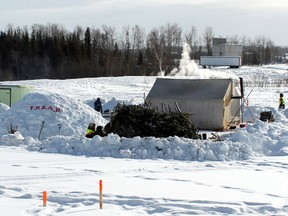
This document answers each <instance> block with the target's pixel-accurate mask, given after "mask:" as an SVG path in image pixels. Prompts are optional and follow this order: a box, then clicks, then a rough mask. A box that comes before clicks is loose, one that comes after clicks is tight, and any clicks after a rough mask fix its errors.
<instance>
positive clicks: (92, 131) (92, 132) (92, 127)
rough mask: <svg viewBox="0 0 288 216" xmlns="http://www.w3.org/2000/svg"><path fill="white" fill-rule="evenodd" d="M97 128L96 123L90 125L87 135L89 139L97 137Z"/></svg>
mask: <svg viewBox="0 0 288 216" xmlns="http://www.w3.org/2000/svg"><path fill="white" fill-rule="evenodd" d="M95 127H96V124H95V123H90V124H89V125H88V128H87V130H86V135H85V136H86V137H87V138H93V137H94V136H95Z"/></svg>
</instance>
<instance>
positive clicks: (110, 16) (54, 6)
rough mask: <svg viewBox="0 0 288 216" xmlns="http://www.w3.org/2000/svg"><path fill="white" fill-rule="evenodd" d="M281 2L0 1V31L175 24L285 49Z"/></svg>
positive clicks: (285, 9) (285, 6) (286, 13)
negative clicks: (267, 42) (263, 39)
mask: <svg viewBox="0 0 288 216" xmlns="http://www.w3.org/2000/svg"><path fill="white" fill-rule="evenodd" d="M287 20H288V1H287V0H9V1H4V0H1V2H0V30H5V28H6V27H7V25H8V24H13V25H14V26H20V27H23V26H25V25H26V26H28V27H30V26H31V25H33V24H35V23H37V24H47V23H56V24H60V25H63V26H64V27H65V28H67V29H68V30H73V29H74V28H75V27H76V26H77V25H80V26H82V27H84V28H85V27H101V26H102V25H107V26H109V27H116V28H117V29H118V30H121V28H122V27H124V26H126V25H130V26H133V25H136V24H137V25H139V26H141V27H144V28H145V30H146V33H147V32H148V31H150V30H151V29H152V28H154V27H159V26H161V25H166V24H167V23H170V24H174V23H177V24H178V25H179V26H181V27H182V29H183V32H187V31H188V30H189V29H190V28H191V26H195V27H196V29H197V31H198V35H199V36H201V35H202V34H203V32H204V29H205V28H206V27H207V26H211V27H212V29H213V32H214V34H215V36H221V37H226V36H233V35H238V36H243V35H245V36H247V37H248V38H251V39H254V38H255V36H262V35H263V36H266V37H269V38H270V39H271V40H272V41H273V42H274V43H275V44H276V45H285V46H288V28H287V27H286V26H287V25H286V23H287Z"/></svg>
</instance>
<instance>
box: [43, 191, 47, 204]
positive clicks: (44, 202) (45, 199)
mask: <svg viewBox="0 0 288 216" xmlns="http://www.w3.org/2000/svg"><path fill="white" fill-rule="evenodd" d="M46 204H47V192H46V191H43V206H46Z"/></svg>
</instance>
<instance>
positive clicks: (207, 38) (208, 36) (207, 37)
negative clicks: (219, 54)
mask: <svg viewBox="0 0 288 216" xmlns="http://www.w3.org/2000/svg"><path fill="white" fill-rule="evenodd" d="M213 37H214V33H213V29H212V27H210V26H208V27H206V29H205V31H204V33H203V42H204V44H205V47H206V50H207V54H208V55H209V56H210V55H212V45H213V44H212V43H213Z"/></svg>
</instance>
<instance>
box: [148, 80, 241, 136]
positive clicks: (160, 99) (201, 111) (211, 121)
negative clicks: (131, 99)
mask: <svg viewBox="0 0 288 216" xmlns="http://www.w3.org/2000/svg"><path fill="white" fill-rule="evenodd" d="M233 96H239V95H238V94H237V91H236V89H235V86H234V84H233V82H232V80H227V79H226V80H224V79H221V80H216V79H215V80H187V79H186V80H183V79H182V80H181V79H174V80H173V79H164V78H158V79H157V80H156V82H155V83H154V86H153V87H152V89H151V91H150V92H149V94H148V95H147V98H146V102H148V103H150V104H151V106H152V107H157V109H158V110H159V111H169V110H170V111H177V109H176V104H175V103H177V104H178V107H179V108H180V110H181V112H186V113H189V114H190V116H189V119H190V120H191V121H192V123H193V124H194V125H195V126H196V127H198V128H200V129H203V130H223V129H226V128H228V127H229V126H231V125H235V124H238V123H240V112H239V107H240V99H233V98H232V97H233ZM165 108H166V109H165ZM163 109H164V110H163ZM232 120H233V121H232Z"/></svg>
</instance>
